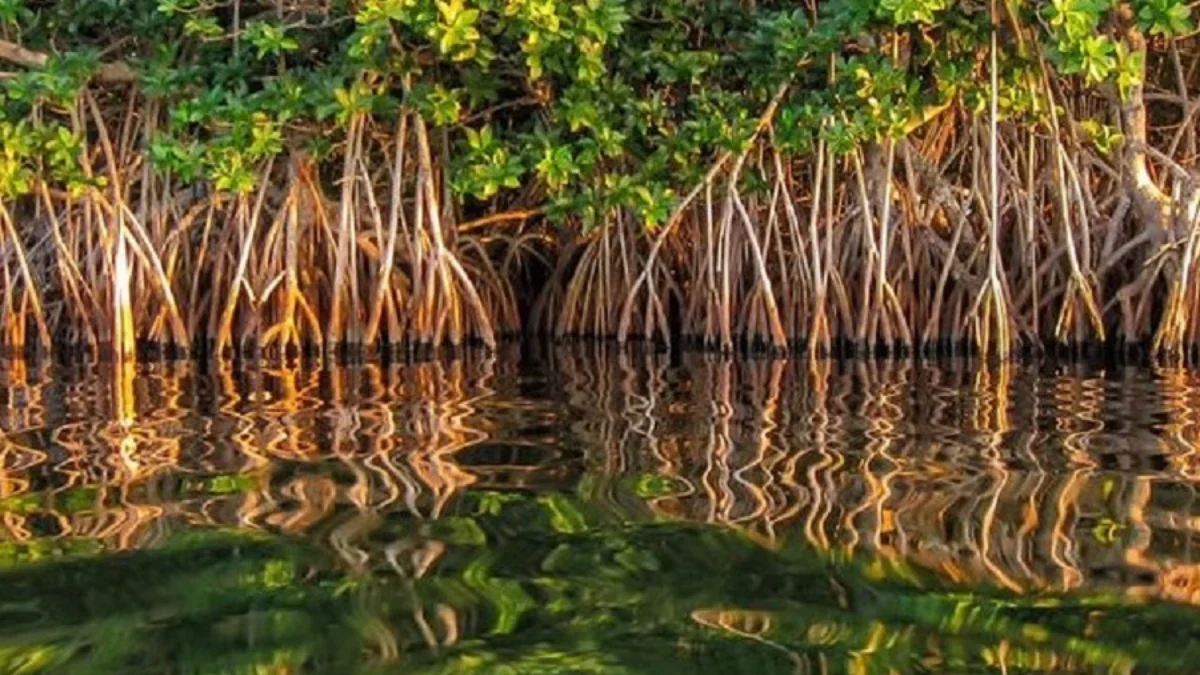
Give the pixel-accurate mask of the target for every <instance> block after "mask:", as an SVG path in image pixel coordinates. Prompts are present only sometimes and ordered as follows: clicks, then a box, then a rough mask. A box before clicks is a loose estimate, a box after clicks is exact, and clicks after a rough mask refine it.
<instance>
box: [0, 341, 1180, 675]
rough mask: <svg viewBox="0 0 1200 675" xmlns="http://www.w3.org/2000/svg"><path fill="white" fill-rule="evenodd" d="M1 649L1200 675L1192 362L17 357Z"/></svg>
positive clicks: (0, 572)
mask: <svg viewBox="0 0 1200 675" xmlns="http://www.w3.org/2000/svg"><path fill="white" fill-rule="evenodd" d="M0 378H2V382H3V387H0V429H2V430H3V431H4V435H3V437H2V439H3V444H2V445H0V588H3V589H4V593H3V597H2V599H0V673H13V674H16V673H21V674H22V675H27V674H32V673H39V674H40V673H47V674H54V675H58V674H60V673H63V674H75V673H80V674H82V673H105V674H109V673H156V674H157V673H213V674H216V673H221V674H225V673H230V674H232V673H255V674H256V675H258V674H263V673H270V674H272V675H276V674H280V675H282V674H284V673H287V674H289V675H292V674H298V673H322V674H324V673H331V674H341V673H347V674H358V673H363V674H368V673H396V672H405V673H419V672H438V673H442V672H446V673H449V672H454V673H457V672H512V673H527V672H528V673H560V672H579V673H667V672H679V673H694V672H714V673H743V672H744V673H775V672H779V673H795V672H800V673H888V672H896V673H920V672H927V673H987V672H995V673H1001V672H1005V673H1022V672H1077V673H1143V672H1145V673H1190V672H1193V671H1194V669H1195V667H1194V665H1193V664H1194V663H1196V662H1198V661H1200V610H1198V609H1197V608H1196V605H1197V604H1200V565H1198V564H1197V561H1200V552H1197V551H1196V550H1195V549H1196V548H1197V545H1198V544H1200V541H1197V537H1196V533H1197V532H1198V531H1200V498H1198V495H1197V492H1196V485H1197V481H1198V480H1200V452H1198V448H1200V445H1198V443H1200V407H1197V402H1198V401H1200V371H1189V370H1186V369H1151V368H1147V367H1140V366H1115V365H1110V366H1103V367H1102V366H1096V365H1091V366H1088V365H1067V366H1061V367H1055V366H1046V365H1042V366H1036V367H1035V366H1027V365H1026V366H1022V365H1007V366H998V365H992V366H986V365H981V364H978V363H967V362H949V363H943V364H941V365H938V366H933V365H930V364H906V363H901V362H887V361H874V362H872V361H861V362H843V363H836V362H823V363H819V364H816V365H811V364H809V363H808V362H806V361H804V360H792V361H775V360H770V359H734V360H730V359H725V358H720V357H716V356H706V355H701V354H682V355H681V354H674V355H665V354H651V353H640V354H632V353H624V354H623V353H619V352H617V351H615V350H611V349H606V348H605V347H604V346H603V345H597V346H592V347H586V348H561V347H560V348H557V349H539V348H534V349H525V350H523V351H521V350H517V349H510V350H508V351H505V352H502V353H500V354H498V355H495V356H483V355H481V354H476V353H473V352H467V353H465V354H464V356H463V358H460V359H457V360H454V361H428V362H422V363H408V364H398V365H389V366H380V365H362V366H349V367H345V368H340V369H335V370H322V369H319V368H308V367H306V366H297V367H294V368H287V367H267V366H260V367H248V366H244V365H238V366H234V365H231V364H216V365H214V366H211V367H203V366H198V365H195V364H190V363H173V364H152V365H143V366H139V367H138V368H137V369H136V370H129V371H126V372H124V373H121V374H117V375H114V373H113V371H112V368H111V366H80V365H70V364H50V363H37V364H33V363H24V362H19V361H14V362H9V363H6V364H5V367H4V368H0Z"/></svg>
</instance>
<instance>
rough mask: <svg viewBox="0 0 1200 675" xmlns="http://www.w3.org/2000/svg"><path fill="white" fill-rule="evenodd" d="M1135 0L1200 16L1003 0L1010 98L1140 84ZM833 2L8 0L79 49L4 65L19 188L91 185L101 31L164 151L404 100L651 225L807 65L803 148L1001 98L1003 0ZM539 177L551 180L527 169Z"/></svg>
mask: <svg viewBox="0 0 1200 675" xmlns="http://www.w3.org/2000/svg"><path fill="white" fill-rule="evenodd" d="M1125 5H1132V12H1133V16H1134V17H1135V18H1136V24H1137V25H1136V28H1137V29H1138V30H1140V31H1142V32H1143V33H1145V34H1147V35H1149V36H1177V35H1181V34H1184V33H1187V32H1188V31H1190V30H1191V29H1192V22H1191V16H1190V9H1189V6H1188V5H1187V3H1186V2H1184V0H1136V1H1135V2H1132V3H1126V2H1116V1H1115V0H1045V1H1039V2H1018V1H1015V0H1008V1H1006V2H1004V3H1002V6H1003V7H1004V9H1003V10H1002V13H1003V12H1007V13H1010V14H1011V15H1012V16H1013V17H1014V18H1015V19H1016V21H1017V22H1019V25H1021V26H1022V31H1023V35H1020V36H1015V35H1012V34H1011V25H1016V24H1015V23H1011V24H1010V22H1008V21H1004V20H1003V19H1001V30H1002V31H1006V34H1005V36H1004V39H1005V40H1006V41H1010V42H1018V43H1021V44H1025V45H1026V47H1025V48H1023V49H1018V50H1011V51H1008V50H1006V51H1005V53H1003V54H1002V55H1001V60H1002V63H1001V68H1002V72H1003V73H1004V74H1005V75H1004V76H1003V77H1001V83H1002V87H1003V89H1004V91H1003V92H1002V93H1001V98H1002V100H1003V101H1004V102H1005V106H1004V113H1005V115H1007V116H1011V117H1020V118H1023V119H1032V121H1035V122H1036V121H1037V116H1038V115H1041V114H1044V111H1045V107H1044V106H1041V105H1039V104H1038V103H1037V101H1036V96H1033V95H1032V93H1031V92H1030V90H1029V79H1028V77H1027V75H1026V74H1027V73H1028V71H1029V69H1030V67H1031V63H1032V61H1031V60H1032V59H1035V58H1036V56H1037V53H1036V52H1041V54H1042V55H1043V56H1044V57H1046V58H1048V60H1049V61H1050V62H1051V63H1052V64H1053V67H1054V68H1055V69H1056V71H1057V72H1058V73H1059V74H1060V75H1061V76H1063V77H1074V78H1078V79H1079V80H1080V82H1081V83H1082V84H1084V85H1088V86H1094V87H1108V86H1118V87H1119V88H1120V89H1121V91H1122V92H1128V90H1129V88H1130V87H1131V86H1132V85H1134V84H1136V82H1137V80H1138V78H1139V77H1140V72H1141V70H1142V69H1143V68H1144V65H1143V63H1144V54H1143V53H1142V52H1140V51H1139V50H1137V49H1131V46H1130V45H1129V44H1128V42H1127V39H1126V36H1125V35H1124V34H1123V33H1122V32H1121V31H1120V30H1119V29H1118V28H1117V27H1116V26H1118V24H1119V21H1117V20H1116V17H1117V15H1118V14H1119V13H1120V11H1121V8H1122V6H1125ZM820 7H821V9H820V12H819V13H818V14H817V15H815V16H814V15H809V14H808V13H807V12H805V11H804V10H802V9H798V8H796V7H795V6H794V5H793V3H782V2H781V3H773V2H766V3H741V2H734V1H732V0H718V1H717V2H709V1H704V2H699V1H696V0H656V1H655V2H647V1H645V0H587V1H586V2H566V1H563V0H366V1H364V2H361V3H355V4H352V5H348V4H345V3H312V2H300V3H292V4H291V5H289V6H287V8H285V7H284V6H283V5H280V6H279V7H278V8H277V7H275V6H274V5H273V4H270V3H257V2H243V3H241V16H242V17H248V18H245V19H244V20H243V21H242V25H233V23H232V21H233V15H232V14H231V12H230V11H229V9H230V8H229V6H228V4H227V3H222V2H201V1H200V0H134V1H130V2H93V1H90V0H69V1H66V2H57V3H39V4H34V3H25V2H21V1H20V0H5V2H4V3H3V4H0V21H2V22H4V23H5V24H6V25H12V26H16V30H17V31H18V32H19V34H20V36H21V38H22V41H23V42H24V43H25V44H27V45H29V46H30V47H34V48H50V47H53V49H54V50H55V53H56V54H60V56H58V57H56V58H53V59H51V61H50V62H49V63H48V64H47V67H46V68H44V69H42V70H40V71H30V72H26V73H23V74H21V75H19V76H18V77H14V78H12V79H10V80H7V81H6V82H5V83H4V84H3V99H0V110H2V112H0V115H2V118H0V124H2V125H3V126H0V133H2V134H3V136H4V138H5V142H4V148H5V151H4V157H3V163H2V164H0V189H2V190H3V193H4V194H5V195H6V196H7V197H8V198H12V197H13V196H15V195H20V194H23V193H25V192H28V191H29V190H30V189H31V187H32V186H33V184H34V182H35V181H37V180H46V181H48V182H51V183H54V184H64V185H67V186H69V187H72V188H73V189H75V188H78V189H82V188H83V187H86V181H85V180H84V176H83V172H81V171H80V169H79V161H80V158H79V157H78V156H77V154H76V155H75V156H72V154H71V152H72V147H71V144H70V143H69V139H70V137H71V134H72V133H78V129H76V128H75V127H77V126H78V124H77V123H76V124H74V125H72V124H71V123H70V122H69V121H68V119H67V117H68V115H66V113H67V112H68V111H69V109H70V108H71V106H72V104H73V102H74V101H76V100H78V97H79V95H80V92H81V89H82V88H83V87H84V86H85V84H86V82H87V80H88V77H89V76H90V75H92V74H94V73H95V71H96V68H97V65H98V63H99V59H100V58H101V57H100V55H99V50H103V49H106V48H108V47H110V46H111V45H116V44H120V45H121V49H120V53H123V54H126V55H128V58H129V60H130V62H131V63H132V64H133V65H134V66H135V68H136V70H137V72H138V73H139V77H140V79H141V82H142V88H143V93H144V94H145V95H146V96H149V97H151V98H153V99H154V100H156V101H158V102H159V104H160V105H161V108H162V110H163V111H164V120H165V123H164V124H163V125H162V126H161V128H160V129H159V132H158V134H157V135H156V136H155V137H154V139H153V140H151V141H149V143H148V146H147V147H146V151H147V153H148V155H149V158H150V159H151V161H152V162H153V165H154V166H155V167H156V168H157V169H158V170H159V171H163V172H168V173H170V174H172V175H174V176H177V177H178V178H180V179H182V180H184V181H189V182H190V181H197V180H207V181H209V182H210V183H211V184H212V186H213V187H214V188H215V189H217V190H221V191H232V192H243V193H244V192H248V191H249V190H251V189H253V187H254V183H255V179H254V174H255V169H256V167H260V166H262V165H263V163H264V162H266V161H267V160H268V159H270V158H271V157H273V156H275V155H278V154H280V153H283V152H287V151H288V149H290V148H294V147H298V146H301V145H303V144H305V143H308V142H310V141H311V139H313V138H319V137H323V136H329V135H331V134H332V135H333V136H335V137H336V135H337V134H338V131H337V129H344V128H345V126H346V125H347V124H348V123H349V121H350V120H351V119H353V118H354V117H355V116H356V115H360V114H362V115H368V116H370V117H371V118H373V119H377V120H378V121H379V122H381V123H385V122H386V121H387V120H388V119H389V118H390V117H392V116H394V115H395V114H396V111H397V110H398V109H399V108H400V106H401V105H406V104H407V105H409V106H412V107H414V108H415V109H417V110H419V111H420V112H421V114H422V115H423V116H425V118H426V119H427V120H428V121H429V122H430V123H431V124H433V125H435V126H438V127H442V128H444V129H445V130H446V131H447V139H448V140H449V141H450V143H451V144H452V149H453V152H452V153H451V156H452V162H451V163H450V165H449V168H450V169H451V176H450V184H451V185H452V186H453V188H454V190H455V191H456V192H457V193H458V194H459V195H461V196H462V198H463V199H465V200H467V201H468V202H470V201H475V202H488V201H496V200H504V201H511V200H513V199H525V200H533V201H547V202H549V203H550V204H551V205H553V206H554V207H555V208H554V209H552V212H553V213H558V214H560V215H561V216H563V217H565V216H567V215H568V214H574V215H581V214H588V213H604V212H606V211H608V210H610V209H613V208H626V209H630V210H633V211H634V212H637V213H639V214H641V216H642V218H643V220H644V221H645V222H646V224H647V225H650V226H653V225H654V224H655V223H657V222H661V221H662V220H663V219H664V215H665V213H666V212H667V211H668V210H669V207H670V204H671V203H672V201H673V198H674V195H676V194H679V193H680V192H681V191H682V190H683V189H684V188H685V187H686V186H687V185H689V184H690V183H692V182H694V181H695V180H696V179H697V177H698V175H699V172H700V171H701V169H702V167H703V166H704V159H705V158H706V157H712V156H714V153H717V152H720V151H722V150H725V149H730V148H737V147H739V146H740V145H741V144H742V143H743V142H744V140H745V138H746V137H747V135H748V134H749V133H750V131H751V130H752V128H753V121H754V120H755V119H756V117H757V115H758V114H759V112H760V111H761V110H762V108H763V106H764V105H765V102H766V99H767V98H768V96H769V95H770V92H771V91H773V89H774V88H775V87H776V86H778V84H779V83H781V82H782V81H784V80H786V79H789V78H791V79H795V80H796V81H797V82H798V84H801V85H803V86H796V87H793V89H792V91H791V94H790V95H789V97H788V98H787V100H786V101H785V103H784V106H783V109H782V110H781V112H780V114H779V119H780V121H781V123H780V125H779V127H780V128H779V129H778V133H779V137H780V139H781V143H782V145H783V147H784V148H786V149H787V150H789V151H792V152H800V153H803V152H808V151H810V150H811V148H812V147H813V139H814V138H816V137H817V136H820V137H821V138H823V139H824V140H826V141H827V142H828V143H830V144H831V146H832V147H834V148H835V149H836V150H837V151H838V152H840V153H847V152H849V151H851V150H852V149H853V148H854V147H857V146H858V145H860V144H862V143H865V142H868V141H870V140H872V139H879V138H883V137H898V136H903V135H905V134H906V133H909V132H910V131H911V130H912V128H914V126H915V125H916V124H917V123H916V120H919V119H921V118H922V115H923V113H924V112H925V111H926V110H927V109H929V108H930V107H933V106H938V105H944V104H945V103H947V102H950V101H958V102H961V103H963V104H965V105H968V106H975V107H978V106H979V105H980V104H981V102H982V101H984V100H986V96H985V91H984V89H983V86H984V83H986V80H987V78H986V77H984V76H983V75H984V73H985V68H986V63H985V58H984V55H985V54H986V43H987V40H988V34H989V31H988V26H989V24H990V17H989V16H988V14H987V12H986V11H985V9H984V8H983V6H982V5H981V4H980V3H954V2H948V1H946V0H833V1H831V2H823V3H821V5H820ZM1027 41H1028V42H1027ZM66 50H70V51H66ZM830 85H832V86H830ZM835 111H836V112H835ZM1030 116H1032V118H1031V117H1030ZM530 181H534V182H536V184H537V185H538V186H539V187H540V188H541V189H540V190H536V191H529V190H525V189H524V188H525V187H526V186H527V185H528V183H529V182H530ZM535 205H536V204H530V206H535Z"/></svg>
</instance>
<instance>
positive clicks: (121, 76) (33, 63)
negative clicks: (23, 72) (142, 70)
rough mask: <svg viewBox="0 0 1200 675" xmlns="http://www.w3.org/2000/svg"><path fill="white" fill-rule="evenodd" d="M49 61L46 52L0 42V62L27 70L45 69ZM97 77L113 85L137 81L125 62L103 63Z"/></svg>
mask: <svg viewBox="0 0 1200 675" xmlns="http://www.w3.org/2000/svg"><path fill="white" fill-rule="evenodd" d="M49 60H50V56H49V55H48V54H46V53H44V52H37V51H34V50H32V49H26V48H25V47H22V46H21V45H19V44H16V43H15V42H9V41H8V40H0V61H8V62H10V63H15V64H17V65H19V66H24V67H26V68H38V69H40V68H45V67H46V62H47V61H49ZM96 77H97V79H99V80H100V81H101V82H109V83H113V84H118V83H124V82H136V81H137V73H135V72H133V69H132V68H130V67H129V66H128V65H127V64H126V63H124V62H123V61H113V62H109V63H101V64H100V70H99V71H98V72H97V73H96Z"/></svg>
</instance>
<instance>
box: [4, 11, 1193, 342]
mask: <svg viewBox="0 0 1200 675" xmlns="http://www.w3.org/2000/svg"><path fill="white" fill-rule="evenodd" d="M1192 15H1193V12H1192V8H1191V7H1190V6H1189V4H1188V2H1187V1H1186V0H990V1H989V0H958V1H956V0H824V1H817V0H802V1H799V2H784V1H776V0H653V1H649V0H0V329H2V330H0V332H2V337H0V343H2V344H3V346H4V347H5V348H6V349H7V350H9V351H11V352H22V351H42V352H44V351H47V350H49V349H51V348H53V347H54V346H56V345H57V346H65V347H68V348H70V349H72V350H75V352H74V353H87V354H93V355H97V356H99V355H108V354H115V355H116V356H117V357H118V358H120V359H128V358H133V357H134V354H135V353H136V350H137V349H138V348H139V347H156V348H158V349H161V350H166V351H174V352H180V353H182V352H191V351H198V352H199V351H203V352H206V353H210V354H218V355H223V354H231V353H257V354H263V355H268V356H280V355H288V354H295V353H300V352H306V351H310V350H311V351H314V352H324V353H327V354H333V353H340V352H345V353H357V354H365V355H371V354H378V353H380V352H383V353H390V352H400V351H402V350H405V349H412V348H418V347H422V348H428V347H439V346H447V345H451V346H457V345H466V344H481V345H484V346H487V347H493V346H494V345H495V344H496V342H497V340H499V339H501V338H503V337H504V336H509V335H520V334H526V335H530V334H537V335H549V336H553V337H557V338H601V339H614V340H616V341H617V342H619V343H627V342H632V341H642V340H650V341H655V342H660V343H672V342H673V343H675V344H679V343H686V344H690V345H698V346H704V347H710V348H717V349H721V350H725V351H728V350H733V349H738V348H743V347H751V348H765V349H770V350H775V351H784V350H795V351H797V352H799V353H804V352H805V351H806V352H807V353H809V354H811V355H813V356H820V355H823V354H828V353H831V352H834V351H835V350H838V349H852V350H854V351H856V352H858V353H863V352H864V351H866V350H884V351H888V352H891V353H911V352H915V351H920V350H940V349H945V348H948V347H954V348H956V349H957V348H960V347H961V348H966V349H970V350H974V351H975V352H977V353H982V354H986V355H991V356H998V357H1005V356H1008V355H1010V354H1013V353H1015V352H1016V351H1017V350H1019V349H1023V348H1036V347H1039V346H1047V345H1058V344H1065V345H1077V346H1078V345H1106V346H1137V347H1139V348H1146V349H1148V350H1150V351H1152V352H1153V353H1156V354H1159V355H1166V356H1173V357H1178V356H1183V355H1186V354H1187V353H1188V352H1189V351H1190V350H1192V349H1194V348H1197V347H1200V274H1198V270H1197V268H1198V267H1200V148H1198V143H1200V142H1198V138H1197V137H1198V135H1200V134H1198V133H1197V129H1198V125H1197V119H1196V118H1197V112H1198V111H1200V96H1198V97H1197V98H1195V99H1194V98H1193V95H1192V92H1197V93H1198V94H1200V72H1198V66H1200V38H1198V37H1197V36H1198V35H1200V33H1198V31H1197V27H1196V24H1195V22H1194V19H1193V16H1192Z"/></svg>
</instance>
